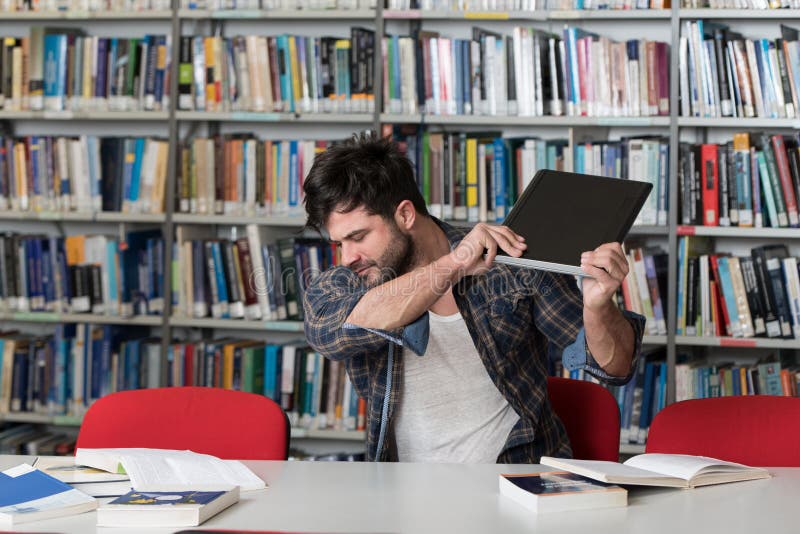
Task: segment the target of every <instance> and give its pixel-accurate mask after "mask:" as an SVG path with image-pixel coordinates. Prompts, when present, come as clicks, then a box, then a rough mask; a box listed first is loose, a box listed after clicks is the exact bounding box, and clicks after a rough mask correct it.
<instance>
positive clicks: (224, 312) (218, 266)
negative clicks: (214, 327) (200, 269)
mask: <svg viewBox="0 0 800 534" xmlns="http://www.w3.org/2000/svg"><path fill="white" fill-rule="evenodd" d="M210 245H211V259H212V261H213V262H214V277H215V279H216V283H217V298H218V300H219V305H220V312H219V316H220V317H221V318H223V319H226V318H229V317H230V312H229V310H228V286H227V283H226V281H225V271H224V270H223V269H224V268H225V266H224V263H223V261H222V251H221V249H220V245H219V241H212V242H211V243H210ZM216 316H217V315H216V314H215V315H214V317H216Z"/></svg>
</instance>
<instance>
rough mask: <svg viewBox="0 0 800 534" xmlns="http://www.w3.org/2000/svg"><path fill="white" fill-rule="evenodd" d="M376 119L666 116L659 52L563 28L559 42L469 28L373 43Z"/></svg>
mask: <svg viewBox="0 0 800 534" xmlns="http://www.w3.org/2000/svg"><path fill="white" fill-rule="evenodd" d="M383 50H384V65H383V68H384V95H383V96H384V102H385V105H384V111H385V112H387V113H417V112H419V111H424V112H425V113H428V114H432V115H490V116H504V115H516V116H542V115H567V116H591V117H626V116H655V115H668V114H669V76H668V72H669V68H668V66H669V64H668V55H669V54H668V52H669V46H668V45H667V43H663V42H656V41H650V40H647V39H641V40H635V39H633V40H629V41H626V42H616V41H613V40H612V39H609V38H608V37H602V36H600V35H597V34H594V33H591V32H587V31H585V30H582V29H579V28H575V27H571V26H566V27H565V28H564V31H563V33H562V34H561V35H558V34H551V33H547V32H544V31H542V30H537V29H533V28H527V27H516V28H514V30H513V34H512V35H502V34H499V33H496V32H493V31H489V30H485V29H482V28H478V27H473V28H472V38H471V39H454V38H449V37H444V36H441V35H439V34H438V33H436V32H429V31H425V32H416V33H414V34H412V35H411V36H402V35H389V36H387V37H385V38H384V39H383Z"/></svg>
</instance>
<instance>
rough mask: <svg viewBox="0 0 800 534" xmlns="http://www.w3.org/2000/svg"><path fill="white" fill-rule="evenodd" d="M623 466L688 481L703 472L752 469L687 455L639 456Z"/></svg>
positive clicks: (704, 457)
mask: <svg viewBox="0 0 800 534" xmlns="http://www.w3.org/2000/svg"><path fill="white" fill-rule="evenodd" d="M625 465H627V466H631V467H638V468H639V469H648V470H650V471H655V472H656V473H662V474H664V475H668V476H673V477H678V478H682V479H684V480H690V479H691V478H692V477H694V476H696V475H698V474H699V473H700V472H704V471H717V470H718V471H722V472H731V471H744V470H748V469H753V468H751V467H748V466H746V465H742V464H737V463H733V462H725V461H722V460H717V459H715V458H708V457H706V456H691V455H688V454H640V455H638V456H634V457H633V458H631V459H629V460H628V461H626V462H625Z"/></svg>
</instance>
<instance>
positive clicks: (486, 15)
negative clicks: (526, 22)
mask: <svg viewBox="0 0 800 534" xmlns="http://www.w3.org/2000/svg"><path fill="white" fill-rule="evenodd" d="M464 18H465V19H471V20H475V19H477V20H508V19H509V16H508V13H492V12H490V11H489V12H482V11H465V12H464Z"/></svg>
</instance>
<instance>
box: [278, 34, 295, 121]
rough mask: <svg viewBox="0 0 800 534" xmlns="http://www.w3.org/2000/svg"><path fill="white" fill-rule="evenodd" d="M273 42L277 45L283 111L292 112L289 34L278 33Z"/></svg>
mask: <svg viewBox="0 0 800 534" xmlns="http://www.w3.org/2000/svg"><path fill="white" fill-rule="evenodd" d="M275 42H276V44H277V47H278V72H279V74H280V76H279V78H280V83H281V97H282V99H283V111H284V112H294V110H295V109H294V91H292V71H291V64H292V62H291V57H289V36H288V35H285V34H284V35H279V36H278V37H277V38H276V39H275Z"/></svg>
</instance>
